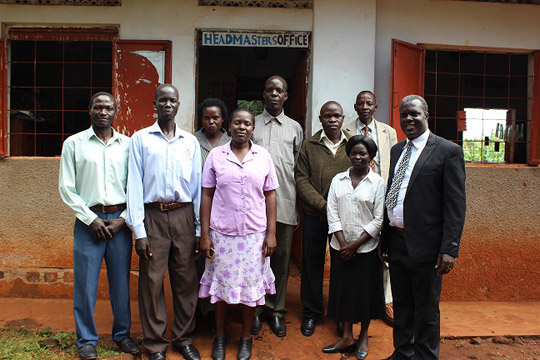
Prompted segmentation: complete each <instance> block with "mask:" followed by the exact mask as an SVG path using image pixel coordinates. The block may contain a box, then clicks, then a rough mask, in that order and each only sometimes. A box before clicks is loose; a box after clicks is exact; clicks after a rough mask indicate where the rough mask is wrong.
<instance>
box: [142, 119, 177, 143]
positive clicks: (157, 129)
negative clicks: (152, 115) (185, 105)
mask: <svg viewBox="0 0 540 360" xmlns="http://www.w3.org/2000/svg"><path fill="white" fill-rule="evenodd" d="M174 126H175V129H174V136H173V137H172V138H171V139H170V140H168V141H173V140H176V139H178V138H179V137H182V134H180V132H181V131H180V127H179V126H178V124H177V123H176V121H175V122H174ZM148 131H149V132H151V133H160V134H161V135H163V137H164V138H165V139H167V137H166V136H165V134H164V133H163V131H161V128H160V127H159V124H158V122H157V120H156V122H155V123H154V125H152V126H150V127H149V128H148Z"/></svg>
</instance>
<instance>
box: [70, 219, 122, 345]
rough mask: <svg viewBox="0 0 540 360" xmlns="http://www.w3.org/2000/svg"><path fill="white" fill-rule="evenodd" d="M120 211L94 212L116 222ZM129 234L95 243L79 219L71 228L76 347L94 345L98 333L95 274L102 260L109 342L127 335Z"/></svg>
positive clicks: (120, 232) (89, 231) (88, 230)
mask: <svg viewBox="0 0 540 360" xmlns="http://www.w3.org/2000/svg"><path fill="white" fill-rule="evenodd" d="M121 212H122V211H117V212H114V213H107V214H106V213H101V212H96V215H97V216H99V217H100V218H102V219H116V218H118V217H119V216H120V213H121ZM131 247H132V241H131V231H130V230H129V228H127V227H124V228H122V229H121V230H120V231H119V232H118V233H117V234H116V235H114V236H113V238H112V239H110V240H109V241H106V242H105V241H102V240H99V239H98V238H96V237H95V236H94V233H93V232H92V231H91V230H90V228H89V227H88V226H87V225H85V224H84V223H83V222H81V221H80V220H78V219H77V220H76V221H75V227H74V228H73V315H74V317H75V328H76V330H77V344H76V345H77V347H78V348H80V347H82V346H84V345H86V344H92V345H94V346H96V345H97V342H98V333H97V329H96V323H95V321H94V309H95V307H96V296H97V288H98V280H99V273H100V271H101V264H102V263H103V259H105V263H106V264H107V279H108V280H109V297H110V300H111V306H112V312H113V327H112V339H113V340H114V341H120V340H122V339H124V338H126V337H128V336H129V331H130V328H131V309H130V304H129V269H130V265H131Z"/></svg>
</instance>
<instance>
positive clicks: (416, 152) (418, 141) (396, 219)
mask: <svg viewBox="0 0 540 360" xmlns="http://www.w3.org/2000/svg"><path fill="white" fill-rule="evenodd" d="M429 134H430V131H429V130H426V131H425V132H424V133H423V134H422V135H420V136H418V137H417V138H415V139H413V140H412V141H410V140H409V139H407V142H406V143H405V146H404V147H403V150H402V151H401V155H400V156H399V159H398V162H397V163H396V167H395V168H394V175H395V174H396V171H397V169H398V168H399V164H400V163H401V160H402V159H403V155H404V154H405V151H404V150H405V148H406V147H407V144H408V143H409V142H412V146H411V157H410V159H409V165H408V166H407V169H406V170H405V175H404V176H403V181H402V182H401V187H400V189H399V193H398V198H397V204H396V206H395V207H394V208H393V209H390V210H388V220H389V221H390V226H394V227H398V228H402V229H403V227H404V223H403V201H404V200H405V194H406V193H407V187H408V186H409V180H410V179H411V174H412V172H413V169H414V165H415V164H416V161H417V160H418V158H419V157H420V154H421V153H422V151H423V150H424V148H425V147H426V144H427V141H428V138H429Z"/></svg>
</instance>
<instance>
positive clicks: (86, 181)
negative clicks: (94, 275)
mask: <svg viewBox="0 0 540 360" xmlns="http://www.w3.org/2000/svg"><path fill="white" fill-rule="evenodd" d="M112 132H113V136H112V138H110V139H109V141H108V142H107V143H106V144H105V143H104V142H103V140H101V139H100V138H99V137H98V136H97V135H96V133H95V132H94V129H93V128H92V127H90V128H89V129H87V130H85V131H81V132H80V133H78V134H75V135H72V136H70V137H68V138H67V139H66V141H64V145H63V147H62V158H61V160H60V174H59V179H58V189H59V191H60V196H61V197H62V200H64V202H65V203H66V204H67V205H68V206H69V207H70V208H71V209H72V210H73V212H74V213H75V216H76V217H77V218H78V219H79V220H81V221H82V222H83V223H85V224H86V225H90V224H91V223H92V222H93V221H94V220H95V219H96V218H97V215H96V214H95V213H94V212H93V211H92V210H90V207H92V206H94V205H98V204H101V205H107V206H108V205H118V204H125V203H126V181H127V170H128V153H129V138H128V137H127V136H125V135H122V134H120V133H118V132H116V131H115V130H114V129H112ZM120 216H121V217H123V218H125V217H126V212H125V211H123V212H122V213H121V214H120Z"/></svg>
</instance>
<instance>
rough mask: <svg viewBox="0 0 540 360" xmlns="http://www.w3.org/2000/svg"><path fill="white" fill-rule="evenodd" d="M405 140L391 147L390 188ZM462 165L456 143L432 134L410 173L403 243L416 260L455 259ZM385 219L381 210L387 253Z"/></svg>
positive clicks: (461, 209)
mask: <svg viewBox="0 0 540 360" xmlns="http://www.w3.org/2000/svg"><path fill="white" fill-rule="evenodd" d="M405 144H406V140H403V141H400V142H399V143H397V144H396V145H394V146H393V147H392V150H391V154H390V158H391V161H390V178H389V179H388V187H387V191H388V190H389V189H390V185H391V184H392V179H393V176H394V169H395V167H396V163H397V161H398V159H399V157H400V155H401V152H402V150H403V147H404V146H405ZM465 208H466V201H465V162H464V160H463V150H462V149H461V147H460V146H458V145H457V144H455V143H453V142H450V141H448V140H445V139H443V138H441V137H439V136H436V135H434V134H432V133H430V134H429V137H428V141H427V143H426V147H425V148H424V150H423V151H422V153H421V154H420V156H419V157H418V160H417V161H416V164H415V166H414V168H413V171H412V173H411V178H410V180H409V185H408V187H407V192H406V193H405V199H404V202H403V221H404V230H405V244H406V246H407V251H408V253H409V256H410V257H412V258H413V259H415V260H416V261H437V257H438V255H439V253H442V254H449V255H451V256H453V257H457V256H458V253H459V245H460V240H461V233H462V231H463V225H464V223H465ZM389 226H390V225H389V222H388V216H387V213H386V211H385V221H384V228H383V240H382V246H383V249H386V250H388V251H389V254H388V255H389V258H390V260H392V250H391V246H389V245H391V244H388V239H389V237H388V236H385V234H388V233H389V231H392V230H391V229H389Z"/></svg>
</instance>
